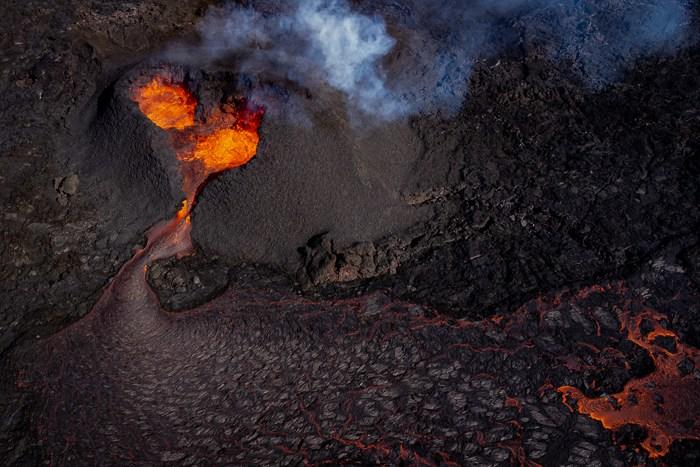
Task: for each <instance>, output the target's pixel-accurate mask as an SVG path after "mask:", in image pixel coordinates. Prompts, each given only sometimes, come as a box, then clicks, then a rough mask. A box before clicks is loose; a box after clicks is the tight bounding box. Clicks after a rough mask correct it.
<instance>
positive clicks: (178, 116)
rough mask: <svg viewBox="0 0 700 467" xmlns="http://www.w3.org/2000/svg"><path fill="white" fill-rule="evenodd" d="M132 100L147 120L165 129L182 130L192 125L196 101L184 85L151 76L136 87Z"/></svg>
mask: <svg viewBox="0 0 700 467" xmlns="http://www.w3.org/2000/svg"><path fill="white" fill-rule="evenodd" d="M134 100H135V101H136V102H137V103H138V105H139V109H141V112H143V114H144V115H146V116H147V117H148V118H149V120H151V121H152V122H153V123H155V124H156V125H158V126H159V127H160V128H163V129H165V130H170V129H176V130H184V129H185V128H187V127H191V126H192V125H194V111H195V109H196V107H197V102H196V101H195V100H194V98H193V97H192V95H191V94H190V93H189V92H188V91H187V89H185V87H184V86H182V85H178V84H171V83H166V82H165V81H164V80H163V79H161V78H158V77H156V78H153V79H152V80H151V82H149V83H148V84H146V85H145V86H143V87H141V88H138V90H137V91H136V95H135V96H134Z"/></svg>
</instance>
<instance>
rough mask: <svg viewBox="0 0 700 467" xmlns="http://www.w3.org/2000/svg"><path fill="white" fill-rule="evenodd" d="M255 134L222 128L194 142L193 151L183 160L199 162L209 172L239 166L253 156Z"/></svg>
mask: <svg viewBox="0 0 700 467" xmlns="http://www.w3.org/2000/svg"><path fill="white" fill-rule="evenodd" d="M257 148H258V134H257V132H253V131H247V130H241V129H237V128H222V129H221V130H216V131H214V132H213V133H211V134H210V135H206V136H203V137H201V138H199V139H198V140H197V141H196V142H195V147H194V151H193V152H192V153H191V156H190V155H186V156H185V158H188V157H192V159H194V160H199V161H201V162H202V163H203V164H204V166H205V167H206V169H207V170H208V171H211V172H219V171H221V170H226V169H231V168H234V167H238V166H241V165H243V164H245V163H246V162H248V161H249V160H251V159H252V158H253V156H255V151H256V150H257Z"/></svg>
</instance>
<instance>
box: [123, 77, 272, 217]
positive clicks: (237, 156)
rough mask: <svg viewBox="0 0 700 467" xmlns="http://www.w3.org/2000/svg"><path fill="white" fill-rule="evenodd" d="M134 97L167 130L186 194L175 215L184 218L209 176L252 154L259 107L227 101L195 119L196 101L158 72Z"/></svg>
mask: <svg viewBox="0 0 700 467" xmlns="http://www.w3.org/2000/svg"><path fill="white" fill-rule="evenodd" d="M133 99H134V100H135V101H136V102H137V104H138V106H139V108H140V109H141V111H142V112H143V113H144V115H146V116H147V117H148V118H149V119H150V120H151V121H152V122H153V123H155V124H156V125H157V126H158V127H160V128H162V129H163V130H168V131H170V134H171V137H172V142H173V146H174V148H175V152H176V154H177V157H178V159H179V161H180V170H181V173H182V179H183V191H184V192H185V195H186V199H185V200H184V202H183V210H182V211H181V213H180V217H183V218H184V217H187V215H188V214H189V211H190V210H191V209H192V206H193V205H194V198H195V196H196V194H197V191H198V190H199V188H200V187H201V185H202V183H204V181H205V180H206V179H207V178H208V177H209V176H210V175H212V174H215V173H217V172H221V171H224V170H228V169H232V168H235V167H239V166H241V165H244V164H246V163H247V162H248V161H250V160H251V159H252V158H253V157H254V156H255V153H256V151H257V147H258V141H259V137H258V128H259V126H260V122H261V119H262V115H263V110H262V108H252V109H251V108H250V107H249V106H248V105H247V102H245V101H240V102H237V103H233V104H226V105H224V106H222V107H221V108H220V109H219V108H217V109H214V110H211V111H209V112H207V115H206V119H205V120H204V121H202V122H200V121H198V120H197V119H196V118H195V111H196V109H197V102H196V100H195V99H194V97H193V96H192V95H191V94H190V92H189V91H188V90H187V89H186V88H185V86H184V85H182V84H177V83H172V82H169V81H168V80H167V79H165V78H163V77H159V76H158V77H155V78H153V79H152V80H151V81H150V82H149V83H148V84H146V85H144V86H141V87H138V88H136V89H135V91H134V93H133Z"/></svg>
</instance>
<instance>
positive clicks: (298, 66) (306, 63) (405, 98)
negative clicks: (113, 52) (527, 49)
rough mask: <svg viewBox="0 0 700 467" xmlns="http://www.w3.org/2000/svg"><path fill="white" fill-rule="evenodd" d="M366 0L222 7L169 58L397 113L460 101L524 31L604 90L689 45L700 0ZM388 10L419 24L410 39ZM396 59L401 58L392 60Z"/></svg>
mask: <svg viewBox="0 0 700 467" xmlns="http://www.w3.org/2000/svg"><path fill="white" fill-rule="evenodd" d="M365 3H367V4H370V3H371V6H367V7H364V9H363V10H357V9H353V8H351V6H350V5H349V4H348V3H347V1H346V0H294V1H292V2H289V4H288V5H287V7H286V8H283V9H282V11H281V12H279V11H278V12H276V13H270V14H263V13H261V12H259V11H257V10H255V9H253V8H250V7H241V6H235V5H229V6H225V7H222V8H212V9H210V10H209V11H208V12H207V14H206V16H205V18H204V19H203V21H202V23H201V24H200V27H199V31H200V34H201V38H202V42H201V44H200V45H199V46H198V47H196V48H195V49H194V50H192V49H188V50H183V49H180V50H173V51H171V52H170V58H171V59H173V58H175V59H180V60H187V61H190V62H191V61H193V60H196V61H200V62H201V61H222V60H228V59H230V60H231V63H236V64H237V65H236V66H237V67H239V69H240V71H243V72H247V73H267V74H274V75H278V76H279V75H282V76H283V77H284V78H285V79H288V80H290V81H292V82H295V83H298V84H299V85H301V86H305V87H309V88H313V86H314V85H316V84H319V83H325V84H327V85H330V86H332V87H333V88H335V89H337V90H338V91H341V92H342V93H343V94H344V95H345V96H346V98H347V100H348V102H349V104H350V105H351V108H354V109H357V110H359V111H361V112H363V113H366V114H370V115H373V116H376V117H379V118H381V119H387V120H388V119H393V118H398V117H402V116H405V115H407V114H410V113H414V112H421V111H436V110H439V111H447V112H450V111H454V110H457V109H458V108H459V107H460V106H461V105H462V102H463V100H464V97H465V95H466V91H467V81H468V78H469V75H470V72H471V70H472V67H473V65H474V63H475V62H476V61H477V60H479V59H483V58H487V57H491V56H495V55H497V54H498V53H499V52H503V51H504V50H507V49H508V48H509V47H513V46H517V45H522V43H523V41H524V40H525V41H527V42H529V43H537V44H539V46H540V48H541V50H545V51H546V55H547V57H548V58H549V59H554V60H559V61H564V62H566V63H569V64H571V65H572V70H573V72H574V73H576V74H577V75H578V76H579V77H580V78H581V79H582V80H584V82H586V83H587V84H588V85H589V86H590V87H591V88H593V89H596V88H600V87H602V86H604V85H606V84H608V83H610V82H611V81H613V80H615V79H617V78H618V77H619V75H620V73H621V72H622V71H624V70H625V69H626V68H627V67H628V66H630V65H631V64H632V63H633V62H634V61H635V60H637V59H638V58H640V57H643V56H646V55H649V54H654V53H659V52H664V51H668V50H674V49H675V48H677V47H679V46H680V45H681V44H682V43H683V41H684V40H686V39H687V31H688V29H689V24H690V19H689V17H690V9H691V7H690V3H692V0H600V1H591V0H443V1H439V2H433V1H425V0H404V1H403V2H397V1H389V0H383V1H376V2H365ZM375 12H381V13H382V14H383V15H385V16H384V17H382V16H379V15H378V14H376V13H375ZM385 18H386V20H387V21H389V23H390V24H396V25H398V27H399V28H400V30H403V31H404V32H405V31H406V30H407V31H409V34H405V33H404V34H403V35H402V39H401V42H402V44H397V40H396V39H394V38H393V37H392V36H391V35H390V34H389V32H388V31H387V26H386V23H385ZM397 49H400V53H397V52H396V50H397ZM390 54H391V57H390V58H388V56H389V55H390ZM391 59H393V60H395V62H396V66H393V67H392V66H391V65H389V66H387V67H386V69H385V66H386V65H387V62H391Z"/></svg>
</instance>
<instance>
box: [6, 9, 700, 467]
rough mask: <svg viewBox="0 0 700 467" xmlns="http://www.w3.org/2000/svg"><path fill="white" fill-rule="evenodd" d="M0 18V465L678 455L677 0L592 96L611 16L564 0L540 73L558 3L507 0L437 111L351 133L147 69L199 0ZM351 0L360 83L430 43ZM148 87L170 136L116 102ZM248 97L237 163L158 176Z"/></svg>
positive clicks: (690, 151)
mask: <svg viewBox="0 0 700 467" xmlns="http://www.w3.org/2000/svg"><path fill="white" fill-rule="evenodd" d="M450 2H451V0H446V1H445V4H448V3H450ZM7 3H8V5H7V8H6V11H5V12H4V14H3V15H2V17H1V18H0V31H2V33H0V104H1V105H0V128H2V130H1V131H2V137H1V138H0V199H2V201H3V211H2V212H1V213H0V254H2V261H0V465H3V466H4V465H7V466H33V465H56V466H82V465H115V466H125V465H134V466H136V465H149V466H150V465H178V466H179V465H202V466H204V465H207V466H208V465H323V464H329V465H344V464H349V465H406V466H408V465H417V466H431V465H434V466H438V465H440V466H455V465H466V466H536V465H542V466H560V465H572V466H578V465H580V466H615V467H618V466H619V467H622V466H640V465H649V466H690V465H697V464H699V463H700V422H699V421H698V420H700V398H698V395H700V350H698V349H700V240H699V239H698V232H699V231H700V164H699V163H698V160H699V159H698V156H697V155H698V153H700V112H699V111H698V109H700V78H698V77H700V48H699V47H698V46H697V43H698V42H697V37H698V33H697V31H698V30H699V28H698V27H697V24H698V12H699V11H700V6H699V5H698V4H697V2H693V1H691V0H688V2H687V5H689V7H688V8H689V11H691V12H692V17H689V18H688V19H687V22H688V24H689V25H690V26H689V28H690V30H691V31H693V33H692V34H690V35H689V37H688V38H687V40H686V41H685V42H684V43H682V44H681V45H678V46H677V47H676V48H673V49H672V50H670V51H665V52H664V53H658V54H651V55H648V56H640V57H639V59H638V60H635V61H634V63H631V64H630V66H629V67H628V68H627V69H626V70H625V71H624V73H621V74H620V75H619V76H617V77H616V78H615V80H613V81H611V82H607V83H605V85H604V86H599V87H591V84H590V79H591V74H590V70H591V68H590V65H591V63H593V64H594V65H595V66H598V67H600V66H601V63H603V64H604V63H605V62H596V61H595V56H594V55H591V51H592V50H593V51H595V50H597V48H598V47H604V48H605V47H608V46H611V44H610V43H609V42H608V43H606V41H607V40H608V38H606V36H605V34H604V33H605V32H606V31H609V30H610V29H609V26H610V25H611V24H613V25H614V18H617V17H619V15H620V11H625V8H627V7H628V6H629V5H632V4H637V3H635V2H632V1H631V0H620V1H619V2H612V3H611V2H604V1H602V0H600V1H598V0H595V1H591V2H588V4H587V5H588V6H586V8H584V9H583V10H584V11H586V12H587V13H586V14H587V15H588V16H586V17H584V20H583V21H582V22H581V23H580V24H581V25H588V26H587V27H588V29H586V28H584V27H581V28H578V27H577V29H576V31H579V32H580V33H581V34H583V37H584V38H585V40H584V41H581V42H577V41H572V42H571V43H568V44H567V46H566V47H568V48H563V49H566V50H563V49H562V50H563V52H562V53H564V52H565V56H566V57H567V58H566V59H561V58H554V56H553V55H552V54H551V47H550V45H551V44H550V45H548V42H547V39H548V37H549V36H547V34H550V33H551V34H554V33H552V31H555V30H556V28H557V27H559V26H560V24H559V23H556V22H557V21H559V20H561V21H562V22H563V24H569V23H570V24H577V23H576V21H579V20H580V19H581V18H580V17H579V16H573V15H574V13H576V14H577V15H578V14H580V11H581V10H580V9H576V8H574V6H576V5H578V4H579V3H580V2H576V1H573V0H572V1H571V2H568V1H564V2H559V3H557V5H558V6H556V7H555V9H548V8H547V7H546V5H545V4H548V2H536V1H533V2H531V3H532V5H534V6H532V8H530V7H529V6H528V7H527V8H523V9H519V10H518V11H517V14H514V15H513V16H512V17H508V18H507V20H503V21H502V22H503V23H504V24H501V25H500V26H502V27H504V28H505V30H508V31H510V32H509V35H507V36H505V35H504V36H503V37H501V38H499V39H497V40H496V39H492V40H495V41H496V42H498V44H496V43H495V42H494V44H493V51H489V53H488V54H485V55H484V57H482V58H479V59H478V60H477V61H476V62H475V63H474V64H473V70H472V73H471V75H470V76H469V77H468V82H467V84H468V94H467V98H466V99H465V100H464V102H463V103H462V105H461V107H459V108H458V109H455V110H454V112H452V113H443V112H438V111H433V110H434V109H433V110H425V111H424V112H418V113H416V114H415V115H411V116H410V117H407V118H404V119H398V120H395V121H388V122H380V123H377V122H372V124H367V126H366V128H363V129H362V131H358V121H357V120H355V119H354V118H353V117H351V116H349V115H350V114H348V113H347V112H346V110H347V109H346V107H345V104H344V103H343V102H342V99H341V98H340V97H339V95H338V93H337V92H335V91H334V90H331V89H328V88H324V87H323V86H320V87H319V88H314V87H309V88H305V87H304V85H302V84H299V83H296V82H293V80H292V79H288V77H287V76H285V72H284V70H281V71H279V73H276V72H269V71H268V72H266V73H261V74H260V75H250V74H246V73H247V72H241V71H240V70H239V69H237V68H236V67H234V66H230V67H227V66H226V65H225V64H223V65H222V64H221V63H217V64H216V66H205V65H202V64H199V63H189V64H183V63H177V64H175V63H170V62H169V60H166V58H167V57H168V56H167V55H164V54H163V51H164V50H169V49H168V47H170V46H171V45H172V44H174V43H188V42H187V41H191V40H192V38H193V37H194V36H196V31H197V28H198V25H199V24H201V22H202V18H203V17H204V15H205V14H206V12H207V10H208V8H211V7H212V5H213V4H217V3H219V2H212V1H207V0H185V1H180V2H165V1H161V0H136V1H131V2H128V3H124V2H119V1H109V0H104V1H99V2H98V1H86V0H57V1H56V0H52V1H45V0H27V1H15V0H11V1H9V2H7ZM233 3H237V4H245V5H248V6H252V7H254V8H255V9H256V11H260V12H264V14H266V15H273V14H275V12H276V11H277V10H279V9H280V5H279V4H278V3H277V2H270V1H265V0H260V1H239V2H233ZM350 3H351V4H352V7H353V8H355V9H357V11H361V12H364V13H366V14H368V15H378V16H379V17H381V18H383V19H384V21H386V22H387V24H388V30H389V31H390V33H391V34H392V36H394V37H396V38H397V46H396V51H395V52H392V53H391V54H390V55H389V56H387V57H385V60H384V63H383V65H384V66H385V67H386V70H387V75H388V76H400V75H401V74H402V73H404V72H405V73H404V74H405V75H406V76H409V77H411V78H412V79H413V78H415V79H425V77H426V76H431V73H433V72H434V71H435V70H433V69H431V68H430V66H429V64H430V63H432V62H431V59H432V58H434V55H435V54H437V53H438V51H442V50H444V49H443V46H448V45H449V41H451V40H455V39H454V38H452V37H450V35H449V34H448V33H447V32H446V31H447V30H449V28H446V29H440V27H439V26H440V25H441V23H440V22H439V21H440V18H439V16H440V15H437V16H436V17H435V18H433V19H431V20H430V21H427V22H425V21H424V20H425V18H424V17H421V16H420V12H421V11H423V12H424V11H425V8H426V7H425V5H423V4H421V3H420V2H415V1H412V0H405V1H384V0H382V1H377V2H365V1H359V0H358V1H353V2H350ZM524 3H527V2H524ZM642 3H643V2H642ZM639 4H641V3H639ZM528 5H529V4H528ZM542 5H545V6H544V7H543V6H542ZM572 5H573V6H572ZM569 7H570V8H569ZM553 8H554V7H553ZM557 8H558V9H557ZM428 10H429V8H428ZM554 12H556V14H555V13H554ZM567 14H571V15H572V16H571V17H569V16H567ZM557 15H559V16H557ZM556 18H559V19H556ZM562 18H563V19H562ZM433 20H434V21H433ZM506 23H507V24H506ZM555 23H556V24H555ZM499 24H500V23H499ZM443 26H444V25H443ZM500 26H499V27H500ZM627 26H629V27H632V28H633V27H634V24H628V25H627ZM595 27H598V28H599V29H598V30H597V32H596V33H591V34H589V33H590V32H591V30H592V29H595ZM606 28H608V29H606ZM613 30H614V28H613ZM601 31H602V32H601ZM200 32H201V31H200ZM510 33H512V34H510ZM587 34H588V35H587ZM178 41H180V42H178ZM182 41H184V42H182ZM499 41H500V42H503V44H501V43H500V42H499ZM613 45H614V44H613ZM606 50H607V49H606ZM611 50H618V49H614V47H613V49H611ZM592 57H593V58H592ZM411 60H415V61H416V63H419V64H421V66H408V65H407V63H408V64H410V63H412V62H411ZM421 74H422V75H421ZM156 77H159V78H162V79H165V80H167V81H169V82H172V83H171V84H173V85H175V86H178V87H179V88H178V89H180V90H181V91H182V92H184V93H191V97H190V96H186V99H185V100H186V101H187V102H188V109H189V112H191V115H187V121H189V122H190V123H188V125H191V128H189V129H186V130H184V131H181V130H182V128H180V127H179V126H180V124H179V123H178V126H174V127H172V128H164V127H163V125H159V124H158V123H157V122H154V121H153V119H150V120H149V117H148V115H145V113H146V114H147V112H144V111H143V109H144V107H143V106H141V107H140V106H139V103H138V102H136V100H138V99H136V98H135V96H136V95H137V93H135V89H138V88H139V86H143V85H144V84H145V83H148V82H150V80H152V79H154V78H156ZM262 88H264V89H265V90H266V92H268V94H267V95H266V99H269V100H268V101H267V105H268V106H267V108H266V109H265V113H264V116H263V113H262V111H261V110H260V109H257V108H256V109H255V112H256V113H254V115H255V119H254V121H255V130H258V124H259V125H260V126H259V130H258V136H259V143H258V138H257V136H256V137H255V138H254V141H255V143H254V144H255V145H257V152H256V154H255V157H254V158H252V159H251V160H249V159H250V157H246V158H245V159H244V160H243V159H241V161H240V164H239V163H235V164H231V163H228V162H227V163H225V164H223V165H222V166H216V167H213V166H212V167H211V168H210V169H211V170H209V168H208V169H207V170H206V171H199V172H197V169H196V166H192V167H195V168H194V169H191V171H190V172H188V170H190V169H188V168H187V167H185V164H184V162H183V161H187V160H188V159H187V157H189V156H188V154H187V151H189V150H192V147H194V148H195V149H194V150H193V151H194V152H193V154H194V153H196V152H197V149H196V148H198V147H199V146H197V144H198V143H197V141H201V140H198V139H197V138H200V137H202V138H203V140H206V137H208V136H211V134H210V133H207V132H211V131H218V130H221V129H222V128H223V129H224V130H226V131H228V130H230V129H232V128H234V127H231V128H229V127H225V126H224V123H225V124H226V125H228V124H230V123H231V121H232V120H231V119H232V118H233V117H231V115H234V114H235V112H238V111H239V110H240V108H239V107H241V106H243V107H244V106H245V105H246V102H248V100H247V99H248V98H249V97H251V96H250V95H252V94H254V92H253V91H256V90H259V89H262ZM178 92H180V91H178ZM189 99H192V101H191V102H190V101H189ZM458 103H459V101H458V102H457V104H458ZM456 107H458V105H456ZM259 110H260V112H258V111H259ZM250 115H253V114H250ZM214 117H216V118H214ZM175 118H176V120H177V118H179V116H178V115H175ZM217 118H219V119H220V120H217ZM260 118H261V119H262V120H261V121H260V120H259V119H260ZM233 121H234V122H235V120H233ZM154 123H155V124H154ZM365 123H366V122H365ZM173 128H176V129H177V131H176V130H174V129H173ZM251 128H252V127H251ZM251 128H246V131H252V130H251ZM239 129H240V128H239ZM226 134H228V133H226ZM249 136H251V135H250V134H249ZM193 141H194V143H193ZM251 141H253V140H252V139H251ZM193 144H194V146H192V145H193ZM251 144H252V143H251ZM188 145H189V146H188ZM205 146H206V145H203V146H202V147H205ZM247 149H250V148H249V147H248V146H247ZM183 151H184V152H183ZM183 154H184V156H183ZM251 154H252V153H251ZM248 156H250V154H248ZM190 162H191V161H190ZM229 162H230V161H229ZM188 163H189V162H188ZM242 164H244V165H242ZM239 165H242V166H239ZM183 167H184V168H183ZM188 167H189V166H188ZM229 169H230V170H229ZM188 177H189V178H188ZM183 200H187V203H185V204H184V207H183V204H182V201H183ZM168 219H170V220H168Z"/></svg>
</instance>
